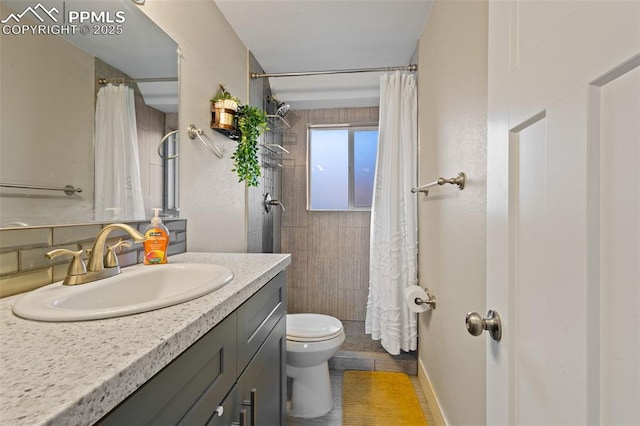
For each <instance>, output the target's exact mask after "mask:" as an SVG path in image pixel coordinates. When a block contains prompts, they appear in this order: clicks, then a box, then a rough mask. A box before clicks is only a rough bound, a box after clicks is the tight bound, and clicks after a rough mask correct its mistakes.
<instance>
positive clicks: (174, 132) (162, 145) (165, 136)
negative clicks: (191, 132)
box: [158, 130, 180, 160]
mask: <svg viewBox="0 0 640 426" xmlns="http://www.w3.org/2000/svg"><path fill="white" fill-rule="evenodd" d="M178 132H179V130H174V131H172V132H169V133H167V134H166V135H164V137H163V138H162V140H161V141H160V143H159V144H158V155H159V156H160V158H162V159H165V160H173V159H174V158H178V157H180V154H176V155H168V156H166V157H165V156H164V155H162V149H163V148H164V143H165V142H166V141H167V139H169V137H170V136H171V135H175V134H176V133H178Z"/></svg>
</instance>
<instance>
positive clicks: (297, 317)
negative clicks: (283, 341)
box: [287, 314, 343, 342]
mask: <svg viewBox="0 0 640 426" xmlns="http://www.w3.org/2000/svg"><path fill="white" fill-rule="evenodd" d="M342 333H343V329H342V322H340V320H338V319H337V318H334V317H331V316H329V315H322V314H288V315H287V340H290V341H294V342H320V341H324V340H331V339H333V338H335V337H338V336H340V335H341V334H342Z"/></svg>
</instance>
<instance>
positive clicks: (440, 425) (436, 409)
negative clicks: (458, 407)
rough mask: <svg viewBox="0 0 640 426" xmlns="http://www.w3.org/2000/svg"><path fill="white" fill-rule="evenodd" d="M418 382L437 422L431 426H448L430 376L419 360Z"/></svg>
mask: <svg viewBox="0 0 640 426" xmlns="http://www.w3.org/2000/svg"><path fill="white" fill-rule="evenodd" d="M418 381H419V382H420V386H422V391H423V392H424V396H425V398H426V399H427V404H429V409H430V410H431V414H432V415H433V418H434V420H435V422H436V424H435V425H430V426H448V424H449V423H448V422H447V420H446V418H445V416H444V414H443V413H442V408H441V407H440V403H439V402H438V397H437V396H436V392H435V391H434V389H433V387H432V386H431V380H429V375H428V374H427V371H426V369H425V368H424V364H423V363H422V360H421V359H418Z"/></svg>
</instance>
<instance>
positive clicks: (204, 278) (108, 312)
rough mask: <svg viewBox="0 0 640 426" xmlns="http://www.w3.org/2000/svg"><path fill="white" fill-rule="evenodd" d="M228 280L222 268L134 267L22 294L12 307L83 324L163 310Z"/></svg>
mask: <svg viewBox="0 0 640 426" xmlns="http://www.w3.org/2000/svg"><path fill="white" fill-rule="evenodd" d="M232 279H233V272H231V270H230V269H229V268H227V267H225V266H220V265H211V264H200V263H176V264H171V263H170V264H166V265H153V266H134V267H132V268H126V269H123V270H122V273H121V274H120V275H116V276H114V277H110V278H105V279H102V280H99V281H94V282H91V283H87V284H80V285H76V286H67V285H62V282H57V283H53V284H50V285H48V286H45V287H42V288H39V289H37V290H34V291H32V292H29V293H27V294H25V295H24V296H23V297H22V298H20V299H19V300H18V302H17V303H16V304H15V305H14V306H13V312H14V313H15V314H16V315H18V316H21V317H23V318H27V319H32V320H38V321H53V322H62V321H84V320H93V319H101V318H113V317H119V316H124V315H131V314H137V313H140V312H146V311H151V310H154V309H159V308H165V307H167V306H171V305H177V304H178V303H182V302H186V301H188V300H192V299H196V298H198V297H200V296H204V295H205V294H208V293H211V292H212V291H214V290H217V289H219V288H221V287H223V286H224V285H225V284H227V283H229V282H230V281H231V280H232Z"/></svg>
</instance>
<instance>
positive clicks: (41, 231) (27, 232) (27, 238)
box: [0, 228, 51, 251]
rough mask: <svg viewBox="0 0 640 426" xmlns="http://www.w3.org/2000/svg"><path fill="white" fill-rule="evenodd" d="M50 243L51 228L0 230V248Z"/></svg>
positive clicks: (48, 244)
mask: <svg viewBox="0 0 640 426" xmlns="http://www.w3.org/2000/svg"><path fill="white" fill-rule="evenodd" d="M50 245H51V228H32V229H6V230H3V231H2V232H0V250H3V251H4V250H6V249H14V248H20V247H46V246H50Z"/></svg>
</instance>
